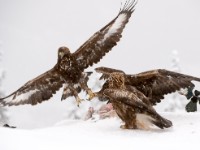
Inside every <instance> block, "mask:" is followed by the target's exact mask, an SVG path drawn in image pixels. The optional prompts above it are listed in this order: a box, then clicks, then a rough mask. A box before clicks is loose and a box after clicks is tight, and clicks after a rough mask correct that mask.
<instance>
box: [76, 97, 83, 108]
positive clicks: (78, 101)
mask: <svg viewBox="0 0 200 150" xmlns="http://www.w3.org/2000/svg"><path fill="white" fill-rule="evenodd" d="M82 101H84V99H80V97H76V104H77V106H78V107H79V106H80V103H81V102H82Z"/></svg>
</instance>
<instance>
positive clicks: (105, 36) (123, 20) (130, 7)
mask: <svg viewBox="0 0 200 150" xmlns="http://www.w3.org/2000/svg"><path fill="white" fill-rule="evenodd" d="M135 5H136V1H135V0H132V1H128V2H126V3H125V5H124V7H123V8H122V9H121V10H120V12H119V14H118V15H117V17H115V18H114V19H113V20H112V21H111V22H109V23H108V24H107V25H106V26H105V27H103V28H102V29H101V30H99V31H98V32H96V33H95V34H94V35H93V36H92V37H91V38H90V39H89V40H87V41H86V42H85V43H84V44H83V45H82V46H81V47H80V48H79V49H78V50H77V51H75V52H74V53H71V52H70V51H69V49H68V48H67V47H60V48H59V50H58V61H57V64H56V65H55V66H54V67H53V68H52V69H51V70H49V71H47V72H45V73H44V74H42V75H40V76H38V77H36V78H35V79H32V80H30V81H28V82H27V83H26V84H24V85H23V86H22V87H21V88H19V89H18V90H17V91H15V92H13V93H12V94H10V95H9V96H6V97H4V98H1V99H0V104H1V105H3V106H5V105H9V106H11V105H20V104H31V105H35V104H37V103H41V102H43V101H45V100H48V99H50V98H51V97H52V96H53V94H55V93H56V91H58V90H59V89H60V88H61V87H62V86H63V84H65V85H64V91H63V95H62V100H63V99H66V98H67V97H69V96H75V98H76V100H77V102H78V104H79V103H80V101H81V99H80V98H79V96H78V93H79V92H80V91H81V90H82V89H83V90H86V92H87V93H88V94H89V95H90V96H92V95H93V93H92V91H91V90H90V89H89V88H88V86H87V81H88V76H89V75H90V73H84V72H83V71H84V69H86V68H88V67H89V66H92V65H93V64H95V63H97V62H99V61H100V59H101V58H102V57H103V56H104V55H105V54H106V53H108V52H109V51H110V50H111V49H112V48H113V47H114V46H115V45H117V42H118V41H119V40H120V38H121V36H122V35H121V34H122V31H123V29H124V27H125V25H126V24H127V23H128V20H129V18H130V17H131V14H132V13H133V12H134V10H135Z"/></svg>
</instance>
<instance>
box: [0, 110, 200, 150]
mask: <svg viewBox="0 0 200 150" xmlns="http://www.w3.org/2000/svg"><path fill="white" fill-rule="evenodd" d="M161 114H162V115H163V116H164V117H166V118H168V119H170V120H171V121H172V122H173V127H172V128H169V129H164V130H161V129H158V128H152V129H150V130H147V131H146V130H124V129H120V128H119V126H120V124H121V121H120V120H119V119H117V118H112V119H105V120H100V121H97V122H95V121H91V120H90V121H81V120H65V121H62V122H59V123H57V124H56V125H55V126H52V127H49V128H43V129H32V130H25V129H18V128H17V129H9V128H0V141H1V142H0V143H1V144H0V149H1V150H67V149H69V148H72V149H87V150H90V149H95V150H96V149H131V150H133V149H137V148H139V149H162V150H163V149H168V150H169V149H181V150H183V149H191V148H193V149H195V148H197V147H198V145H199V143H198V142H199V137H200V119H199V118H200V113H161Z"/></svg>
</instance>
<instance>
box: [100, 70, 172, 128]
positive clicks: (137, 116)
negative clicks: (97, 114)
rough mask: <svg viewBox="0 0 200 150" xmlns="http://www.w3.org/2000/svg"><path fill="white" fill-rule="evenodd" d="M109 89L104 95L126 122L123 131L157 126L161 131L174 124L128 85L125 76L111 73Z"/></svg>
mask: <svg viewBox="0 0 200 150" xmlns="http://www.w3.org/2000/svg"><path fill="white" fill-rule="evenodd" d="M107 82H108V87H107V88H106V89H105V90H104V92H103V94H104V95H105V96H106V97H108V99H109V101H110V102H111V103H112V105H113V108H114V110H115V111H116V113H117V114H118V116H119V117H120V118H121V119H122V121H124V122H125V124H124V125H122V126H121V128H123V129H148V128H150V126H151V125H155V126H157V127H159V128H161V129H163V128H169V127H171V126H172V122H171V121H169V120H167V119H165V118H163V117H162V116H160V115H159V114H158V113H157V112H156V111H155V109H154V108H153V107H152V105H151V103H150V102H149V99H148V97H146V96H145V95H144V94H143V93H142V92H140V91H139V90H137V89H136V88H135V87H133V86H131V85H127V84H126V81H125V74H124V73H122V72H114V73H111V74H110V76H109V79H108V80H107Z"/></svg>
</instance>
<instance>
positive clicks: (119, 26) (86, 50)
mask: <svg viewBox="0 0 200 150" xmlns="http://www.w3.org/2000/svg"><path fill="white" fill-rule="evenodd" d="M136 3H137V2H136V0H132V1H128V2H126V3H125V5H124V7H123V8H122V9H121V10H120V12H119V14H118V15H117V17H116V18H114V19H113V20H112V21H111V22H109V23H108V24H107V25H106V26H105V27H103V28H102V29H101V30H99V31H98V32H96V33H95V34H94V35H93V36H92V37H91V38H90V39H89V40H87V41H86V42H85V43H84V44H83V45H82V46H81V47H80V48H79V49H78V50H77V51H76V52H74V53H73V56H74V58H75V59H76V61H77V64H78V65H79V69H81V70H84V69H85V68H87V67H89V66H92V65H93V64H94V63H97V62H99V61H100V59H101V58H102V57H103V56H104V55H105V54H106V53H108V52H109V51H110V50H111V49H112V48H113V47H114V46H115V45H117V42H118V41H119V40H120V38H121V37H122V35H121V34H122V31H123V29H124V27H125V25H126V24H127V23H128V21H129V18H130V17H131V14H132V13H133V12H134V10H135V5H136Z"/></svg>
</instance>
